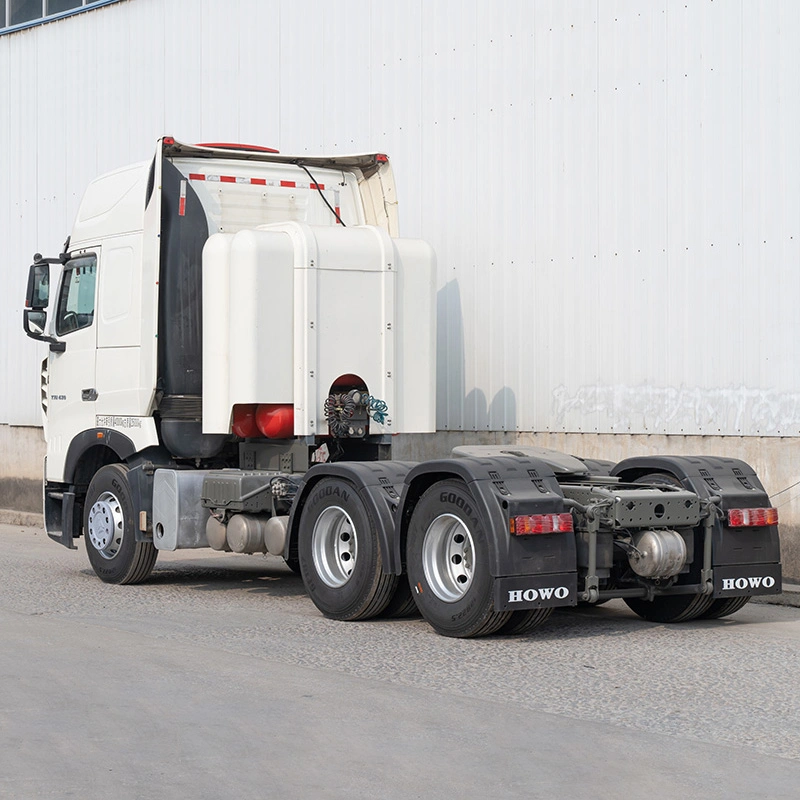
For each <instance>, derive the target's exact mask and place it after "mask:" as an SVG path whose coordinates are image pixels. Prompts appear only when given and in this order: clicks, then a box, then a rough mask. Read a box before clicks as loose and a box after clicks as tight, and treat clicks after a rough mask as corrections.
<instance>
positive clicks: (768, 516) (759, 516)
mask: <svg viewBox="0 0 800 800" xmlns="http://www.w3.org/2000/svg"><path fill="white" fill-rule="evenodd" d="M777 524H778V509H777V508H731V509H729V510H728V525H730V526H731V528H763V527H764V526H766V525H777Z"/></svg>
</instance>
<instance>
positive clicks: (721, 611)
mask: <svg viewBox="0 0 800 800" xmlns="http://www.w3.org/2000/svg"><path fill="white" fill-rule="evenodd" d="M749 602H750V596H749V595H746V596H745V597H721V598H719V599H718V600H714V602H713V603H712V604H711V606H710V607H709V609H708V611H705V612H703V614H702V616H701V619H720V618H721V617H727V616H729V615H730V614H735V613H736V612H737V611H738V610H739V609H740V608H744V607H745V606H746V605H747V604H748V603H749Z"/></svg>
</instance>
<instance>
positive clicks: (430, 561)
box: [406, 480, 512, 638]
mask: <svg viewBox="0 0 800 800" xmlns="http://www.w3.org/2000/svg"><path fill="white" fill-rule="evenodd" d="M473 507H474V500H473V498H472V495H471V494H470V493H469V490H468V489H467V487H466V485H465V484H464V483H463V482H462V481H458V480H446V481H440V482H439V483H436V484H434V485H433V486H432V487H431V488H430V489H428V491H426V492H425V494H423V495H422V497H421V498H420V500H419V503H417V506H416V508H415V509H414V511H413V514H412V516H411V522H410V524H409V528H408V541H407V544H406V561H407V564H408V578H409V582H410V584H411V586H412V587H413V591H414V594H415V599H416V602H417V608H419V610H420V613H421V614H422V616H423V617H424V618H425V619H426V620H427V621H428V623H429V624H430V625H431V626H432V627H433V629H434V630H435V631H436V632H437V633H440V634H442V636H454V637H459V638H468V637H474V636H487V635H489V634H491V633H494V632H495V631H497V630H498V629H499V628H501V627H502V626H503V625H505V624H506V623H507V622H508V621H509V619H510V618H511V614H512V612H510V611H503V612H497V611H495V609H494V599H493V597H492V589H493V584H494V581H493V579H492V576H491V574H490V572H489V542H488V539H487V534H486V531H484V530H483V527H482V525H481V523H480V521H479V520H478V518H477V516H476V514H475V512H474V511H473V510H472V509H473Z"/></svg>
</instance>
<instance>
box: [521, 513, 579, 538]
mask: <svg viewBox="0 0 800 800" xmlns="http://www.w3.org/2000/svg"><path fill="white" fill-rule="evenodd" d="M509 529H510V531H511V533H513V534H514V535H515V536H528V535H530V534H533V533H571V532H572V530H573V528H572V514H523V515H521V516H517V517H511V519H510V520H509Z"/></svg>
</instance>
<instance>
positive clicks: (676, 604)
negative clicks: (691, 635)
mask: <svg viewBox="0 0 800 800" xmlns="http://www.w3.org/2000/svg"><path fill="white" fill-rule="evenodd" d="M624 600H625V603H626V605H627V606H628V608H629V609H630V610H631V611H633V612H634V613H635V614H638V615H639V616H640V617H641V618H642V619H646V620H648V621H649V622H689V621H691V620H693V619H697V618H698V617H700V616H702V615H703V614H705V613H706V611H708V609H709V607H710V606H711V604H712V603H713V602H714V598H713V597H712V596H711V595H710V594H673V595H662V596H660V597H654V598H653V599H652V600H642V599H641V598H640V597H626V598H624Z"/></svg>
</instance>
